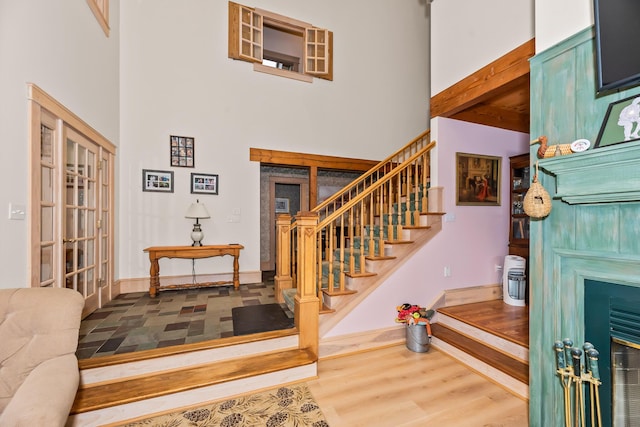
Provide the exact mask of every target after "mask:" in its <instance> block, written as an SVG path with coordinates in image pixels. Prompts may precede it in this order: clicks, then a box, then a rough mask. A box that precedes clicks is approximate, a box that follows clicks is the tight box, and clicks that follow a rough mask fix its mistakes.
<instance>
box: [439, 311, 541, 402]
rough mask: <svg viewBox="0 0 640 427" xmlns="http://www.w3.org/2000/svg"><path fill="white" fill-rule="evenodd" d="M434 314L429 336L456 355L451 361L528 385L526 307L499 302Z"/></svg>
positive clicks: (527, 325)
mask: <svg viewBox="0 0 640 427" xmlns="http://www.w3.org/2000/svg"><path fill="white" fill-rule="evenodd" d="M437 312H438V317H437V323H434V324H433V325H432V335H433V337H434V338H436V339H437V340H439V341H440V342H442V343H443V345H444V346H445V347H449V348H450V349H452V350H453V352H452V353H457V355H456V354H452V355H453V356H454V357H457V358H460V359H464V361H465V363H467V364H468V365H469V366H470V367H472V368H474V367H475V368H476V369H477V370H480V371H485V372H487V373H490V372H494V373H497V372H500V373H501V375H502V374H504V375H506V376H505V377H504V378H511V379H512V380H510V382H511V381H513V380H516V381H517V382H519V383H520V384H522V386H524V387H526V386H527V385H528V384H529V363H528V360H529V351H528V349H529V314H528V307H516V306H510V305H507V304H505V303H504V302H503V301H502V300H501V299H499V300H490V301H482V302H475V303H469V304H460V305H455V306H449V307H441V308H439V309H438V310H437ZM474 365H475V366H474ZM514 384H516V383H514ZM519 389H520V390H522V387H519Z"/></svg>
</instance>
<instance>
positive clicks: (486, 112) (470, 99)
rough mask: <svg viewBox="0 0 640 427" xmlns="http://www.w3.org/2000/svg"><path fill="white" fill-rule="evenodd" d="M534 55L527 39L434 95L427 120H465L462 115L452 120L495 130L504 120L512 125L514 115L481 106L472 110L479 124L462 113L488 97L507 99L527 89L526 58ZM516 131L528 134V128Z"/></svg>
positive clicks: (516, 116)
mask: <svg viewBox="0 0 640 427" xmlns="http://www.w3.org/2000/svg"><path fill="white" fill-rule="evenodd" d="M534 54H535V39H531V40H529V41H527V42H525V43H523V44H522V45H520V46H518V47H517V48H515V49H514V50H512V51H511V52H508V53H507V54H505V55H504V56H502V57H500V58H498V59H497V60H495V61H493V62H491V63H490V64H488V65H486V66H484V67H482V68H481V69H479V70H478V71H476V72H475V73H473V74H471V75H469V76H467V77H465V78H464V79H462V80H460V81H459V82H458V83H456V84H454V85H452V86H450V87H448V88H447V89H445V90H443V91H442V92H440V93H438V94H436V95H434V96H433V97H432V98H431V107H430V109H431V117H453V116H456V115H458V114H460V115H464V114H466V115H467V117H466V118H465V117H462V116H460V117H457V116H456V117H455V118H459V119H461V120H467V121H474V122H481V123H485V124H492V121H494V122H496V124H495V126H498V127H505V123H500V122H504V121H509V122H513V123H516V122H517V120H518V115H517V114H515V113H513V114H510V115H513V116H514V117H505V112H504V111H505V110H499V109H497V108H496V109H492V108H491V106H486V105H485V106H482V107H481V110H479V111H477V112H476V111H474V113H475V114H476V115H481V116H483V118H482V120H481V121H478V120H474V119H472V118H470V117H468V116H469V114H471V113H468V112H467V113H465V112H464V110H466V109H468V108H470V107H473V106H476V105H477V104H479V103H482V102H485V101H488V100H489V99H491V98H496V97H500V96H508V94H509V92H512V91H514V90H518V88H523V87H524V88H526V90H528V88H529V59H530V58H531V57H533V55H534ZM514 126H515V125H514ZM520 130H522V131H526V132H528V128H527V129H520Z"/></svg>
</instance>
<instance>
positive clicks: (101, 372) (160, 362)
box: [80, 334, 298, 386]
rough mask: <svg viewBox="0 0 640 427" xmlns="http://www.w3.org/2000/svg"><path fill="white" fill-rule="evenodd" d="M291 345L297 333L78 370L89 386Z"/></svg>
mask: <svg viewBox="0 0 640 427" xmlns="http://www.w3.org/2000/svg"><path fill="white" fill-rule="evenodd" d="M294 348H298V335H297V334H293V335H288V336H284V337H279V338H271V339H268V340H263V341H253V342H248V343H242V344H235V345H231V346H227V347H219V348H213V349H205V350H198V351H192V352H188V353H183V354H176V355H171V356H166V357H156V358H154V359H149V360H140V361H135V362H129V363H121V364H117V365H113V366H104V367H99V368H92V369H83V370H81V371H80V384H81V385H83V386H88V385H91V384H97V383H101V382H108V381H114V380H122V379H125V378H128V377H135V376H140V375H153V374H157V373H161V372H166V371H170V370H176V369H186V368H189V367H191V366H196V365H201V364H203V363H212V362H220V361H223V360H232V359H236V358H238V357H248V356H252V355H257V354H261V353H268V352H273V351H282V350H290V349H294Z"/></svg>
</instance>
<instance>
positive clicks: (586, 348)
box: [582, 342, 596, 427]
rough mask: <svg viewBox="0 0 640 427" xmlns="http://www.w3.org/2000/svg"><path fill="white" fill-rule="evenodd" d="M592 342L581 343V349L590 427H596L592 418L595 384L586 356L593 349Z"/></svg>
mask: <svg viewBox="0 0 640 427" xmlns="http://www.w3.org/2000/svg"><path fill="white" fill-rule="evenodd" d="M593 348H594V347H593V344H591V343H590V342H585V343H584V344H583V345H582V351H583V354H584V372H585V373H586V374H587V375H586V376H585V381H587V382H588V383H589V409H590V411H591V412H590V413H591V427H596V424H595V422H596V420H595V418H594V415H595V412H596V410H595V403H596V402H595V399H594V397H593V396H594V394H593V392H594V387H595V384H594V383H593V381H591V380H592V378H593V377H592V376H591V359H589V357H588V356H587V354H588V353H589V350H591V349H593Z"/></svg>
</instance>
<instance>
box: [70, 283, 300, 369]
mask: <svg viewBox="0 0 640 427" xmlns="http://www.w3.org/2000/svg"><path fill="white" fill-rule="evenodd" d="M272 303H275V297H274V290H273V282H270V281H269V282H265V283H255V284H248V285H240V289H239V290H237V291H236V290H234V289H233V287H232V286H228V287H227V286H222V287H213V288H202V289H189V290H175V291H162V292H160V293H159V295H158V297H156V298H150V297H149V293H148V292H136V293H131V294H122V295H119V296H118V297H117V298H116V299H114V300H113V301H111V302H109V303H108V304H107V305H105V306H104V307H103V308H100V309H98V310H96V311H95V312H93V313H92V314H90V315H89V316H87V317H86V318H85V319H84V320H83V321H82V323H81V325H80V339H79V342H78V351H77V352H76V355H77V356H78V358H79V359H89V358H92V357H99V356H108V355H112V354H121V353H131V352H134V351H139V350H148V349H152V348H161V347H168V346H172V345H180V344H188V343H194V342H200V341H207V340H212V339H217V338H225V337H231V336H233V335H234V333H233V321H232V316H231V310H232V309H233V308H234V307H247V306H255V305H263V304H272ZM283 308H285V311H286V312H287V315H288V316H290V317H291V318H293V314H292V313H291V312H289V310H287V309H286V306H284V304H283Z"/></svg>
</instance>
